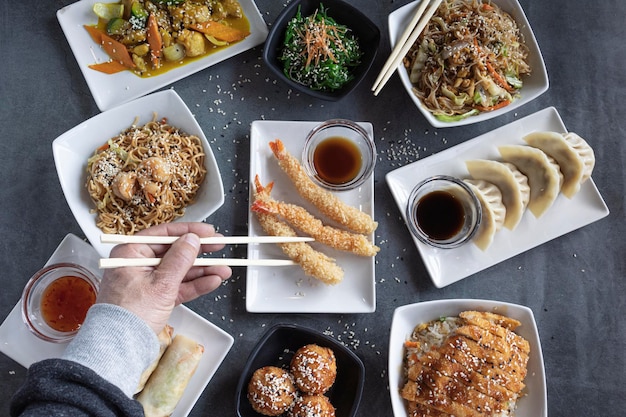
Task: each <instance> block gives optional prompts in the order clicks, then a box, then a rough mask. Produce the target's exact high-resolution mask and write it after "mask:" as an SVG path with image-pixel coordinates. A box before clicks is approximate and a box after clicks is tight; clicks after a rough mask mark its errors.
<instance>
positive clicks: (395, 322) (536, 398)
mask: <svg viewBox="0 0 626 417" xmlns="http://www.w3.org/2000/svg"><path fill="white" fill-rule="evenodd" d="M467 310H478V311H488V312H492V313H497V314H501V315H505V316H508V317H511V318H513V319H516V320H518V321H520V322H521V323H522V325H521V326H520V327H518V328H517V329H516V330H515V333H517V334H519V335H520V336H522V337H523V338H524V339H526V340H527V341H528V343H529V345H530V354H529V355H528V356H529V358H528V365H527V370H528V373H527V375H526V378H525V379H524V383H525V384H526V388H525V389H524V391H523V394H525V395H524V396H523V397H522V398H520V399H519V400H518V402H517V409H516V410H515V417H547V416H548V395H547V388H546V373H545V366H544V363H543V354H542V351H541V342H540V339H539V331H538V330H537V323H536V322H535V317H534V315H533V312H532V310H531V309H529V308H528V307H525V306H521V305H517V304H510V303H505V302H500V301H493V300H463V299H450V300H436V301H426V302H421V303H416V304H409V305H405V306H402V307H398V308H397V309H396V310H395V312H394V314H393V319H392V322H391V332H390V334H389V391H390V395H391V405H392V408H393V415H394V416H395V417H409V416H408V413H407V409H406V404H405V401H404V399H403V398H402V397H401V396H400V389H401V388H402V384H403V383H404V379H403V378H404V377H403V374H402V367H403V357H404V342H405V341H406V340H408V339H409V338H410V337H411V333H412V332H413V329H414V328H415V326H417V325H418V324H420V323H425V322H429V321H431V320H436V319H438V318H440V317H449V316H457V315H458V314H459V313H461V312H462V311H467Z"/></svg>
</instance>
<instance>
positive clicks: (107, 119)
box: [52, 90, 224, 257]
mask: <svg viewBox="0 0 626 417" xmlns="http://www.w3.org/2000/svg"><path fill="white" fill-rule="evenodd" d="M155 113H156V115H157V117H158V118H162V117H166V118H167V120H168V122H169V123H170V124H171V125H172V126H176V127H178V128H180V129H182V130H183V131H184V132H186V133H188V134H190V135H196V136H198V137H199V138H200V140H201V141H202V145H203V146H204V153H205V154H206V157H205V158H204V164H205V168H206V170H207V174H206V177H205V179H204V182H203V183H202V185H201V186H200V189H199V190H198V193H197V194H196V201H195V203H194V204H191V205H190V206H188V207H187V208H186V210H185V215H184V216H182V217H179V218H178V219H176V221H198V222H199V221H203V220H204V219H206V218H207V217H208V216H210V215H211V214H212V213H214V212H215V211H216V210H217V209H218V208H220V207H221V206H222V204H224V186H223V184H222V178H221V176H220V171H219V168H218V166H217V161H216V160H215V156H214V155H213V151H212V150H211V147H210V146H209V142H208V141H207V139H206V137H205V136H204V133H203V132H202V129H201V128H200V125H199V124H198V122H197V121H196V119H195V118H194V117H193V115H192V114H191V112H190V111H189V109H188V108H187V106H186V105H185V103H184V102H183V101H182V99H181V98H180V97H179V96H178V94H176V92H174V91H173V90H165V91H161V92H158V93H154V94H150V95H148V96H145V97H141V98H139V99H137V100H134V101H132V102H130V103H126V104H123V105H121V106H118V107H116V108H114V109H111V110H107V111H105V112H103V113H100V114H98V115H96V116H94V117H92V118H91V119H89V120H87V121H85V122H83V123H81V124H79V125H78V126H76V127H74V128H72V129H71V130H69V131H67V132H65V133H64V134H62V135H61V136H59V137H58V138H56V139H55V140H54V142H53V143H52V151H53V154H54V163H55V165H56V169H57V173H58V175H59V181H60V182H61V188H62V189H63V193H64V194H65V198H66V200H67V204H68V205H69V206H70V209H71V210H72V213H73V214H74V217H75V218H76V221H77V222H78V224H79V225H80V227H81V229H82V230H83V233H85V236H87V239H89V242H91V244H92V245H93V246H94V248H96V250H97V251H98V252H99V253H100V255H102V256H103V257H108V256H109V252H111V249H112V248H113V246H112V245H106V244H103V243H100V235H101V234H102V231H101V230H100V229H99V228H98V226H96V214H95V213H92V212H91V210H92V209H95V205H94V203H93V202H92V201H91V198H90V197H89V193H88V192H87V188H86V186H85V184H86V181H87V159H89V157H91V156H92V155H93V153H94V151H95V150H96V149H97V148H98V147H99V146H101V145H103V144H104V143H106V141H107V140H109V139H110V138H112V137H114V136H117V135H118V134H120V133H121V132H122V131H123V130H125V129H127V128H128V127H130V125H132V124H133V121H134V120H135V118H137V119H138V122H137V123H138V124H139V125H143V124H145V123H147V122H149V121H151V120H152V119H153V117H154V114H155Z"/></svg>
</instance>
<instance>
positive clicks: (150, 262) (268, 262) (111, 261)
mask: <svg viewBox="0 0 626 417" xmlns="http://www.w3.org/2000/svg"><path fill="white" fill-rule="evenodd" d="M160 263H161V258H102V259H100V262H99V266H100V269H111V268H121V267H126V266H157V265H159V264H160ZM193 264H194V266H215V265H228V266H291V265H296V263H295V262H294V261H292V260H289V259H242V258H197V259H196V260H195V261H194V263H193Z"/></svg>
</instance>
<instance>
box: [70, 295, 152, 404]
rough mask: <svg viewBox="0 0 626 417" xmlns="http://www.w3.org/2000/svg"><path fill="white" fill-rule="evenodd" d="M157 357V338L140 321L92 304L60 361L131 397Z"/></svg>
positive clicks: (125, 312) (113, 307)
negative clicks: (73, 364)
mask: <svg viewBox="0 0 626 417" xmlns="http://www.w3.org/2000/svg"><path fill="white" fill-rule="evenodd" d="M158 353H159V341H158V339H157V335H156V334H155V333H154V331H153V330H152V329H151V328H150V327H149V326H148V325H147V324H146V323H145V322H144V321H143V320H141V319H140V318H139V317H137V316H136V315H134V314H133V313H131V312H129V311H128V310H125V309H123V308H121V307H119V306H116V305H113V304H95V305H94V306H92V307H91V308H90V309H89V312H88V313H87V317H86V318H85V322H84V323H83V325H82V327H81V329H80V331H79V332H78V334H77V335H76V337H75V338H74V339H73V340H72V341H71V342H70V344H69V345H68V346H67V349H66V350H65V352H64V354H63V356H62V359H67V360H70V361H73V362H77V363H79V364H81V365H83V366H86V367H88V368H90V369H92V370H93V371H95V372H96V373H97V374H98V375H100V376H101V377H103V378H104V379H106V380H107V381H109V382H111V383H112V384H113V385H116V386H118V387H119V388H120V389H121V390H122V391H123V392H124V393H125V394H126V395H128V396H129V397H132V395H133V393H134V392H135V388H136V387H137V385H138V384H139V378H140V376H141V373H142V372H143V371H144V369H146V368H147V367H148V365H150V364H151V363H152V362H153V361H154V360H156V358H157V356H158Z"/></svg>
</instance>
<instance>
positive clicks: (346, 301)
mask: <svg viewBox="0 0 626 417" xmlns="http://www.w3.org/2000/svg"><path fill="white" fill-rule="evenodd" d="M319 123H320V122H288V121H254V122H252V126H251V135H250V201H251V202H252V201H253V191H254V177H255V175H257V174H258V175H259V178H260V180H261V183H262V184H264V185H265V184H267V183H269V182H271V181H274V188H273V191H272V196H273V197H274V198H276V199H277V200H283V201H287V202H290V203H294V204H298V205H300V206H303V207H306V208H307V209H308V210H310V211H311V212H312V213H315V211H314V210H313V208H312V207H311V204H310V203H308V202H306V201H305V200H304V199H302V198H301V197H300V195H299V194H298V192H297V190H296V189H295V187H294V185H293V183H292V182H291V181H290V180H289V178H288V177H287V175H286V174H285V173H284V172H283V171H282V170H281V169H280V167H279V166H278V163H277V162H276V160H275V158H274V155H273V154H272V151H271V150H270V147H269V142H270V141H273V140H275V139H280V140H281V141H283V143H284V144H285V147H286V148H287V150H288V151H289V152H290V153H291V154H292V155H294V156H296V157H297V158H298V159H300V157H301V155H302V149H303V147H304V140H305V138H306V136H307V134H308V133H309V131H310V130H311V129H312V128H313V127H315V126H317V125H318V124H319ZM359 124H360V125H361V126H362V127H363V128H364V129H365V130H366V131H367V132H368V133H369V134H370V135H372V137H373V134H374V133H373V128H372V125H371V123H359ZM338 196H339V197H340V198H341V199H342V200H343V201H345V202H346V203H348V204H350V205H353V206H355V207H358V208H359V209H361V210H362V211H364V212H366V213H368V214H369V215H371V216H372V217H373V216H374V176H372V177H370V179H369V180H368V181H366V182H365V183H364V184H363V186H361V187H360V188H358V189H355V190H351V191H345V192H341V193H339V194H338ZM248 228H249V229H248V234H249V235H250V236H263V235H265V232H264V231H263V229H262V228H261V226H260V225H259V223H258V221H257V218H256V216H255V214H254V213H252V212H251V211H249V213H248ZM373 238H374V236H373V234H372V235H371V236H370V239H373ZM313 246H314V247H316V248H317V249H319V250H320V251H321V252H324V253H326V254H327V255H329V256H330V257H332V258H335V259H336V260H337V264H338V265H339V266H341V267H342V268H343V270H344V272H345V276H344V279H343V281H342V282H340V283H339V284H337V285H325V284H323V283H321V282H319V281H317V280H315V279H314V278H310V277H307V276H306V275H305V274H304V272H303V271H302V269H301V268H300V266H288V267H276V268H268V267H250V266H249V267H248V274H247V280H246V308H247V310H248V311H250V312H255V313H260V312H277V313H369V312H373V311H375V310H376V291H375V288H374V284H375V283H374V257H360V256H356V255H352V254H348V253H345V252H340V251H336V250H332V249H329V248H328V247H324V246H316V244H315V243H314V244H313ZM248 258H250V259H282V258H285V255H284V254H283V252H282V251H281V249H280V248H279V247H278V246H277V245H260V244H254V245H248Z"/></svg>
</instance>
